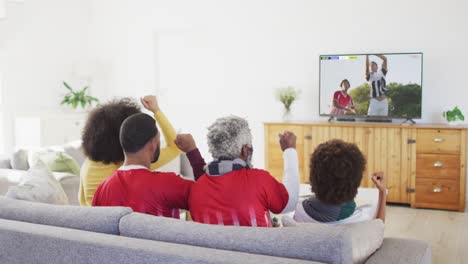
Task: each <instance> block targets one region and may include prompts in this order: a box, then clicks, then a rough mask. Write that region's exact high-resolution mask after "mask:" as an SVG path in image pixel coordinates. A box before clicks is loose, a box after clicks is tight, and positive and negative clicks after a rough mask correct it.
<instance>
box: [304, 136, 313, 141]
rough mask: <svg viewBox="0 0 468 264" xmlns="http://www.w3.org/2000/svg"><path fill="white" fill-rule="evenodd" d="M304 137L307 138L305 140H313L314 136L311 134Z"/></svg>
mask: <svg viewBox="0 0 468 264" xmlns="http://www.w3.org/2000/svg"><path fill="white" fill-rule="evenodd" d="M304 138H305V140H312V136H311V135H307V136H305V137H304Z"/></svg>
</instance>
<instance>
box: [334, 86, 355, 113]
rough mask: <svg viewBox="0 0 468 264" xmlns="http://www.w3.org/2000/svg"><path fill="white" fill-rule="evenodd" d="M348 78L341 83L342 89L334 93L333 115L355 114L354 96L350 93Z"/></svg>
mask: <svg viewBox="0 0 468 264" xmlns="http://www.w3.org/2000/svg"><path fill="white" fill-rule="evenodd" d="M350 86H351V85H350V84H349V81H348V79H344V80H343V81H341V83H340V87H341V90H340V91H336V92H335V93H334V94H333V108H332V110H331V113H330V114H331V115H346V114H355V113H356V112H355V110H354V108H355V107H354V103H353V98H351V95H350V94H349V93H348V90H349V87H350Z"/></svg>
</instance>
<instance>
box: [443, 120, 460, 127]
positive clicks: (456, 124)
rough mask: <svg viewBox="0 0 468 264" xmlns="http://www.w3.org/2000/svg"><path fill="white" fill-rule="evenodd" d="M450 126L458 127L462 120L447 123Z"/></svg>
mask: <svg viewBox="0 0 468 264" xmlns="http://www.w3.org/2000/svg"><path fill="white" fill-rule="evenodd" d="M447 123H448V125H449V126H458V125H461V124H462V121H461V120H455V121H447Z"/></svg>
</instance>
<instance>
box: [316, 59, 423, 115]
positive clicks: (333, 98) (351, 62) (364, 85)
mask: <svg viewBox="0 0 468 264" xmlns="http://www.w3.org/2000/svg"><path fill="white" fill-rule="evenodd" d="M422 62H423V54H422V53H393V54H389V53H387V54H354V55H353V54H346V55H320V104H319V105H320V106H319V107H320V109H319V113H320V115H322V116H338V117H340V116H341V117H345V118H353V117H372V118H387V119H390V118H420V117H421V100H422Z"/></svg>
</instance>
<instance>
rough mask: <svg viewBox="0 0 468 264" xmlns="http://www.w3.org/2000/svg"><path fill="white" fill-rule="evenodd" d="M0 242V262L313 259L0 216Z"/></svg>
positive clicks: (280, 263) (294, 263)
mask: <svg viewBox="0 0 468 264" xmlns="http://www.w3.org/2000/svg"><path fill="white" fill-rule="evenodd" d="M0 245H1V249H0V263H2V264H23V263H34V264H62V263H74V264H80V263H86V264H101V263H113V264H121V263H122V264H124V263H132V264H140V263H141V264H149V263H187V264H195V263H227V264H234V263H243V264H255V263H272V264H313V263H311V262H309V261H304V260H296V259H287V258H278V257H269V256H262V255H254V254H247V253H241V252H232V251H226V250H217V249H211V248H200V247H193V246H188V245H179V244H172V243H165V242H159V241H148V240H142V239H136V238H129V237H122V236H113V235H108V234H99V233H94V232H87V231H81V230H73V229H68V228H61V227H54V226H46V225H37V224H30V223H25V222H19V221H10V220H3V219H0ZM314 263H315V262H314Z"/></svg>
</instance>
